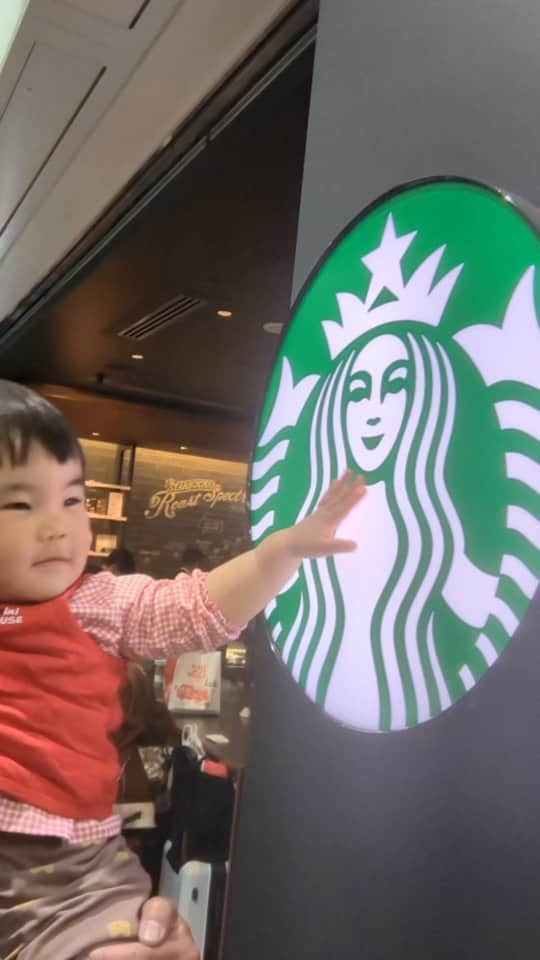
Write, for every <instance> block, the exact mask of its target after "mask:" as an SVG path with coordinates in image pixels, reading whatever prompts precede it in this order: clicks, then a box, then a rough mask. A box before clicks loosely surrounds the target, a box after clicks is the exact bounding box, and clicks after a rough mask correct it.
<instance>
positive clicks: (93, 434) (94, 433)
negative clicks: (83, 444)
mask: <svg viewBox="0 0 540 960" xmlns="http://www.w3.org/2000/svg"><path fill="white" fill-rule="evenodd" d="M92 436H93V437H100V436H101V434H100V433H96V431H95V430H94V432H93V433H92Z"/></svg>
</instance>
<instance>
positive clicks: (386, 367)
mask: <svg viewBox="0 0 540 960" xmlns="http://www.w3.org/2000/svg"><path fill="white" fill-rule="evenodd" d="M408 387H409V359H408V356H407V350H406V348H405V345H404V344H403V343H402V341H401V340H399V339H398V337H394V336H392V335H390V334H387V335H384V336H381V337H375V338H374V339H373V340H371V341H370V342H369V343H368V344H367V345H366V346H365V347H364V348H363V349H362V350H361V351H360V353H359V354H358V356H357V358H356V360H355V362H354V364H353V366H352V368H351V374H350V377H349V382H348V384H347V404H346V411H345V417H346V428H347V439H348V442H349V447H350V450H351V453H352V455H353V457H354V459H355V461H356V465H357V467H358V469H359V470H360V471H361V472H364V473H371V472H373V471H374V470H378V469H379V468H380V467H382V465H383V464H384V462H385V460H386V459H387V457H388V456H389V454H390V453H391V452H392V450H393V448H394V445H395V442H396V440H397V437H398V435H399V431H400V428H401V424H402V422H403V417H404V414H405V409H406V406H407V391H408Z"/></svg>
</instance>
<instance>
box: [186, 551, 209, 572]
mask: <svg viewBox="0 0 540 960" xmlns="http://www.w3.org/2000/svg"><path fill="white" fill-rule="evenodd" d="M180 570H181V571H182V573H193V571H194V570H208V558H207V557H206V556H205V554H204V553H203V552H202V550H199V548H198V547H193V546H188V547H186V548H185V550H184V552H183V554H182V556H181V558H180Z"/></svg>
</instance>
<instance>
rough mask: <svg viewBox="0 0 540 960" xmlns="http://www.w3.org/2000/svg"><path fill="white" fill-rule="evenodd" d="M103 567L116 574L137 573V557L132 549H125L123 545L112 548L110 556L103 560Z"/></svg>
mask: <svg viewBox="0 0 540 960" xmlns="http://www.w3.org/2000/svg"><path fill="white" fill-rule="evenodd" d="M102 567H103V569H104V570H109V572H110V573H114V575H115V576H123V575H127V574H129V573H135V571H136V569H137V566H136V563H135V557H134V556H133V554H132V553H131V550H125V549H124V548H123V547H118V548H117V549H116V550H112V551H111V553H110V554H109V556H108V557H107V558H106V559H105V560H103V563H102Z"/></svg>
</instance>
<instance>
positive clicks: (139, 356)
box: [131, 353, 144, 360]
mask: <svg viewBox="0 0 540 960" xmlns="http://www.w3.org/2000/svg"><path fill="white" fill-rule="evenodd" d="M131 359H132V360H144V356H143V354H142V353H132V354H131Z"/></svg>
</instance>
